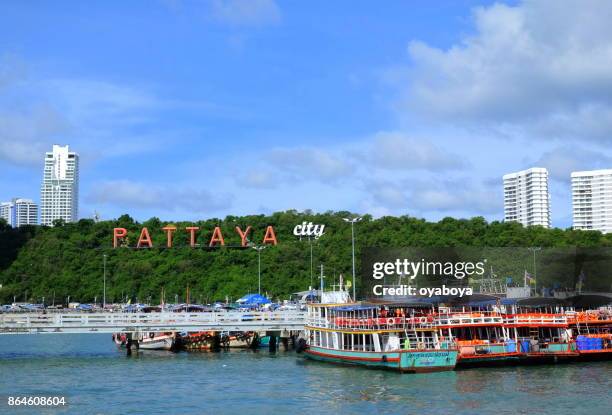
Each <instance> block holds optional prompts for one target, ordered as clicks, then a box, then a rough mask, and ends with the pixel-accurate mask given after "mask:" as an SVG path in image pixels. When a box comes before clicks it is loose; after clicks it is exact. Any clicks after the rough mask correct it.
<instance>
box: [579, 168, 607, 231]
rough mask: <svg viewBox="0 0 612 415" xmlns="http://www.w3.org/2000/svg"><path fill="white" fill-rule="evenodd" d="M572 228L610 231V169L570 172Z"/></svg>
mask: <svg viewBox="0 0 612 415" xmlns="http://www.w3.org/2000/svg"><path fill="white" fill-rule="evenodd" d="M572 214H573V218H574V229H581V230H596V231H601V232H603V233H610V232H612V170H591V171H576V172H573V173H572Z"/></svg>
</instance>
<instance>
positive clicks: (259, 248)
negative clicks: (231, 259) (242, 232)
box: [252, 245, 266, 294]
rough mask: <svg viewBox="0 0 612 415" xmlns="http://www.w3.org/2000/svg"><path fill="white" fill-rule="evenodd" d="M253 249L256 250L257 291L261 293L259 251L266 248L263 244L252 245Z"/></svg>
mask: <svg viewBox="0 0 612 415" xmlns="http://www.w3.org/2000/svg"><path fill="white" fill-rule="evenodd" d="M252 248H253V249H254V250H256V251H257V277H258V288H257V293H258V294H261V251H263V250H264V249H266V247H265V245H261V246H253V247H252Z"/></svg>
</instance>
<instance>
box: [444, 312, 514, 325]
mask: <svg viewBox="0 0 612 415" xmlns="http://www.w3.org/2000/svg"><path fill="white" fill-rule="evenodd" d="M503 323H504V319H503V317H502V316H501V315H498V314H493V313H461V314H440V315H437V316H436V317H435V319H434V324H435V325H436V326H442V327H449V326H473V325H478V326H482V325H487V326H488V325H491V326H493V325H502V324H503Z"/></svg>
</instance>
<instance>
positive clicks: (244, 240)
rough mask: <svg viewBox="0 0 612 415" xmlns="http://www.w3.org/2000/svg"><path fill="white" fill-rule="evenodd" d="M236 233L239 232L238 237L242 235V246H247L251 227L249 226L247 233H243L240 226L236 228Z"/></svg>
mask: <svg viewBox="0 0 612 415" xmlns="http://www.w3.org/2000/svg"><path fill="white" fill-rule="evenodd" d="M236 232H238V235H240V239H241V240H242V241H241V242H240V244H241V245H242V246H247V237H248V236H249V232H251V226H250V225H249V226H247V228H246V231H244V232H242V229H240V226H236Z"/></svg>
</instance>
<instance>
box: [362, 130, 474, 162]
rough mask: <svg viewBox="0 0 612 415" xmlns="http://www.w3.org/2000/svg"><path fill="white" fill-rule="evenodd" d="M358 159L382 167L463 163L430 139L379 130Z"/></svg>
mask: <svg viewBox="0 0 612 415" xmlns="http://www.w3.org/2000/svg"><path fill="white" fill-rule="evenodd" d="M367 147H368V149H367V151H366V152H365V153H362V154H361V156H360V158H362V159H363V160H365V161H366V162H367V163H371V164H373V165H374V166H376V167H378V168H382V169H391V170H418V169H423V170H435V171H442V170H452V169H460V168H462V167H464V166H465V162H464V161H463V158H462V157H459V156H458V155H456V154H451V153H449V152H448V151H446V150H444V149H442V148H439V147H437V146H436V145H435V144H433V143H432V142H431V141H429V140H423V139H420V140H418V139H415V138H411V137H407V136H406V135H405V134H402V133H399V132H381V133H378V134H376V135H375V136H374V138H373V140H372V142H371V144H369V145H367Z"/></svg>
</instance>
